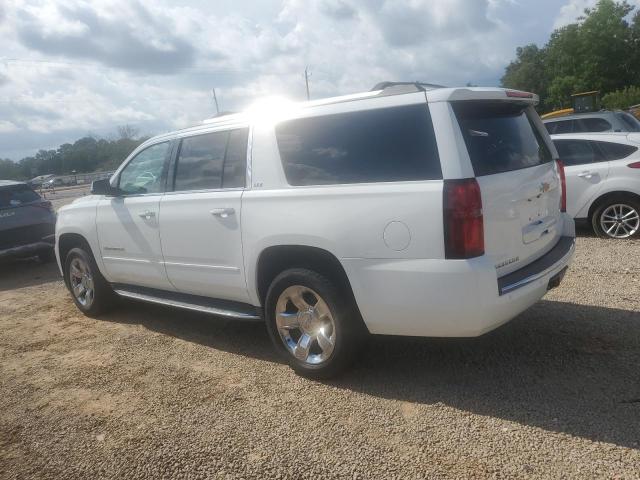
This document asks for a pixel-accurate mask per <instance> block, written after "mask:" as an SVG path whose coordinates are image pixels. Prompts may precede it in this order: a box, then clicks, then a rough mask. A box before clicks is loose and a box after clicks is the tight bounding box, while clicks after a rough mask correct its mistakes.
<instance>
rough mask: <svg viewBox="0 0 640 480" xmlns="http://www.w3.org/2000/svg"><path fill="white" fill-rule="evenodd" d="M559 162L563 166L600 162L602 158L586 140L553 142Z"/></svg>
mask: <svg viewBox="0 0 640 480" xmlns="http://www.w3.org/2000/svg"><path fill="white" fill-rule="evenodd" d="M553 143H554V144H555V146H556V149H557V150H558V155H559V156H560V160H561V161H562V163H563V164H564V165H565V166H568V167H569V166H572V165H585V164H587V163H594V162H602V161H604V158H603V157H602V155H601V154H600V152H599V151H598V149H597V148H594V145H593V142H590V141H588V140H554V141H553Z"/></svg>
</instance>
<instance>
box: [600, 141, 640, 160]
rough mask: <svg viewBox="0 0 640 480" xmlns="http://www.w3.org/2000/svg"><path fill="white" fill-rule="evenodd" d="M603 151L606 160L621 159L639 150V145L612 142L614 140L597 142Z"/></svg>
mask: <svg viewBox="0 0 640 480" xmlns="http://www.w3.org/2000/svg"><path fill="white" fill-rule="evenodd" d="M595 143H596V144H597V145H598V147H600V150H602V153H603V154H604V156H605V158H606V160H609V161H612V160H621V159H623V158H626V157H628V156H629V155H631V154H632V153H634V152H636V151H637V150H638V147H634V146H632V145H625V144H622V143H612V142H595Z"/></svg>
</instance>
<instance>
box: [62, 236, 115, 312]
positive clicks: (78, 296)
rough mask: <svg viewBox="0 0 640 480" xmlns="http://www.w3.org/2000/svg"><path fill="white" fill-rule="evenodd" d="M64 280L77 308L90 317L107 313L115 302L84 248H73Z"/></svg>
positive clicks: (94, 263) (109, 288) (106, 283)
mask: <svg viewBox="0 0 640 480" xmlns="http://www.w3.org/2000/svg"><path fill="white" fill-rule="evenodd" d="M64 280H65V283H66V285H67V288H68V289H69V292H71V297H72V298H73V302H74V303H75V304H76V307H78V309H79V310H80V311H81V312H82V313H84V314H85V315H87V316H89V317H94V316H96V315H100V314H101V313H104V312H105V311H107V310H108V309H109V308H110V307H111V306H112V305H113V300H114V298H113V297H114V294H113V290H112V289H111V287H110V286H109V284H108V282H107V281H106V280H105V279H104V277H103V276H102V274H101V273H100V270H98V266H97V265H96V262H95V260H94V258H93V256H92V255H91V254H90V253H88V252H87V251H85V250H84V249H83V248H80V247H76V248H72V249H71V250H70V251H69V253H68V254H67V258H66V259H65V263H64Z"/></svg>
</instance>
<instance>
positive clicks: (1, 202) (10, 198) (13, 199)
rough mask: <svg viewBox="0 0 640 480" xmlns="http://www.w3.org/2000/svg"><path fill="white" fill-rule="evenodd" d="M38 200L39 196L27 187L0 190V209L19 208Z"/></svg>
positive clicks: (18, 186)
mask: <svg viewBox="0 0 640 480" xmlns="http://www.w3.org/2000/svg"><path fill="white" fill-rule="evenodd" d="M38 200H40V195H38V194H37V193H36V192H34V191H33V190H32V189H31V188H30V187H28V186H27V185H17V186H15V187H8V188H0V208H9V207H19V206H20V205H24V204H25V203H31V202H36V201H38Z"/></svg>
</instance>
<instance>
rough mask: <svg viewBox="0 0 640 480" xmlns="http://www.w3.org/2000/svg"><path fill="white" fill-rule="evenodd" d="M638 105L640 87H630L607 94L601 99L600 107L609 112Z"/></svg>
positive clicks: (639, 101) (639, 102)
mask: <svg viewBox="0 0 640 480" xmlns="http://www.w3.org/2000/svg"><path fill="white" fill-rule="evenodd" d="M638 104H640V87H635V86H630V87H627V88H623V89H622V90H616V91H615V92H610V93H607V94H606V95H605V96H604V97H602V105H603V106H604V107H605V108H608V109H610V110H615V109H620V108H627V107H630V106H632V105H638Z"/></svg>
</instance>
